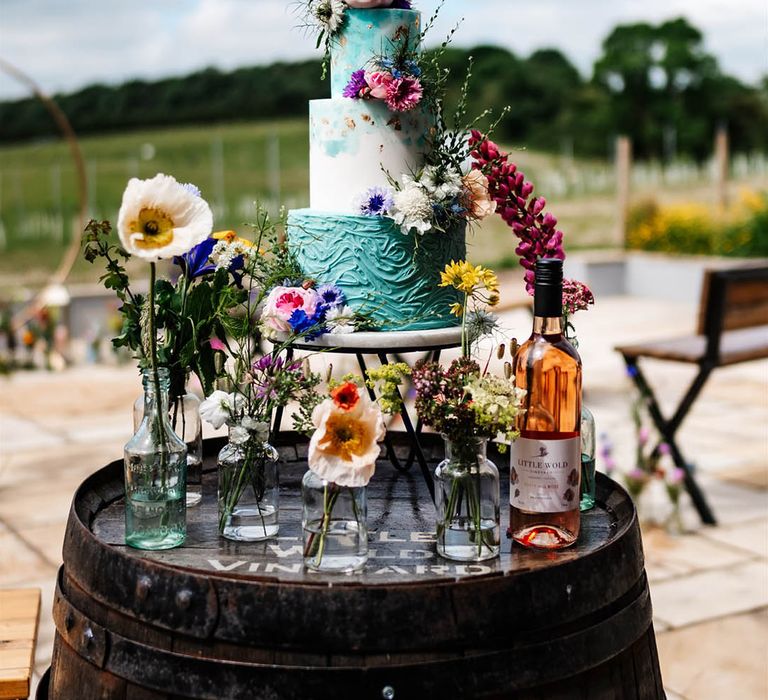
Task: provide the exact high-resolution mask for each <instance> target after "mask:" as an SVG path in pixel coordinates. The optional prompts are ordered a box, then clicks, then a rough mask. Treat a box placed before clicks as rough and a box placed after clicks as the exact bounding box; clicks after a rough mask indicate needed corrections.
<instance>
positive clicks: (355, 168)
mask: <svg viewBox="0 0 768 700" xmlns="http://www.w3.org/2000/svg"><path fill="white" fill-rule="evenodd" d="M427 128H428V122H427V119H426V117H425V116H424V113H423V112H422V111H420V110H418V109H417V110H413V111H411V112H402V113H397V114H396V113H393V112H390V110H389V109H388V108H387V106H386V104H385V103H384V102H382V101H380V100H353V99H349V98H346V97H342V98H336V99H328V100H311V101H310V103H309V200H310V207H311V208H312V209H320V210H322V211H333V212H338V213H341V214H354V213H357V208H356V207H355V202H356V200H357V198H358V197H359V196H360V195H361V194H362V193H363V192H365V191H366V190H367V189H368V188H369V187H373V186H382V187H384V186H388V185H389V181H388V179H387V173H389V174H390V175H391V176H392V177H393V178H394V179H396V180H399V179H401V177H402V175H403V174H404V173H408V172H412V171H414V170H416V169H418V168H419V167H420V166H421V164H422V163H423V153H424V151H425V147H426V133H427Z"/></svg>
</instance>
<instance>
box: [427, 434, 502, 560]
mask: <svg viewBox="0 0 768 700" xmlns="http://www.w3.org/2000/svg"><path fill="white" fill-rule="evenodd" d="M443 439H444V440H445V459H444V460H443V461H442V462H440V464H439V465H438V466H437V469H436V470H435V505H436V510H437V553H438V554H439V555H440V556H441V557H444V558H445V559H455V560H457V561H483V560H484V559H492V558H493V557H497V556H499V551H500V531H501V527H500V515H499V470H498V469H497V468H496V465H495V464H494V463H493V462H491V461H490V460H489V459H488V458H487V457H486V454H485V451H486V445H487V442H488V441H487V440H485V439H480V438H472V437H469V438H467V439H465V440H461V441H451V440H449V439H448V438H447V437H446V436H445V435H444V436H443Z"/></svg>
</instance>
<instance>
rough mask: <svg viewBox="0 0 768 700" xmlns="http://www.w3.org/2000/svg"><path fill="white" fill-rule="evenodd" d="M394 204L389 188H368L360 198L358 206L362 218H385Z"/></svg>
mask: <svg viewBox="0 0 768 700" xmlns="http://www.w3.org/2000/svg"><path fill="white" fill-rule="evenodd" d="M394 203H395V202H394V199H393V197H392V190H391V189H390V188H389V187H370V188H369V189H367V190H366V191H365V192H364V193H363V195H362V197H360V200H359V204H358V206H359V207H360V213H361V214H362V215H363V216H386V214H387V213H388V212H389V210H390V209H391V208H392V207H393V206H394Z"/></svg>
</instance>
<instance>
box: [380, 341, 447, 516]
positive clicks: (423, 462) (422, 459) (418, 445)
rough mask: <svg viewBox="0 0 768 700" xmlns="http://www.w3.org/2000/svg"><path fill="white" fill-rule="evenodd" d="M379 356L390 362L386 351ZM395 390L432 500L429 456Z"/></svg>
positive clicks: (401, 399)
mask: <svg viewBox="0 0 768 700" xmlns="http://www.w3.org/2000/svg"><path fill="white" fill-rule="evenodd" d="M378 356H379V362H381V364H382V365H386V364H388V362H389V361H388V360H387V354H386V353H384V352H380V353H378ZM395 391H396V393H397V396H398V397H399V399H400V402H401V403H402V406H403V408H402V410H401V411H400V417H401V418H402V419H403V426H404V427H405V432H406V433H408V437H410V438H411V447H412V449H413V450H414V451H415V452H416V461H417V462H418V463H419V468H420V469H421V475H422V476H423V477H424V483H425V484H426V485H427V489H428V490H429V495H430V496H431V497H432V500H433V501H434V500H435V483H434V482H433V481H432V473H431V472H430V470H429V465H428V464H427V458H426V457H425V456H424V452H423V450H422V449H421V443H420V442H419V436H418V434H417V433H416V431H415V430H414V429H413V423H411V417H410V415H408V407H407V406H406V405H405V401H403V397H402V395H401V394H400V391H399V390H398V389H396V390H395ZM411 464H412V462H411Z"/></svg>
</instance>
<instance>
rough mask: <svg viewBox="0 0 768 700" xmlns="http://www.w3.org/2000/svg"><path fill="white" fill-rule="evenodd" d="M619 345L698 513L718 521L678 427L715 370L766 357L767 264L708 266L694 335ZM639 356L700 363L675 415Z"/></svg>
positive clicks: (767, 334) (767, 345)
mask: <svg viewBox="0 0 768 700" xmlns="http://www.w3.org/2000/svg"><path fill="white" fill-rule="evenodd" d="M616 350H618V351H619V352H620V353H621V354H622V356H623V357H624V361H625V362H626V364H627V371H628V373H629V375H630V376H631V377H632V379H633V380H634V382H635V384H636V385H637V387H638V388H639V390H640V391H641V392H642V393H643V394H644V395H645V396H646V397H647V399H648V409H649V412H650V415H651V418H652V420H653V422H654V424H655V425H656V427H657V428H658V430H659V433H660V434H661V439H662V441H663V442H666V443H667V444H668V445H669V448H670V453H671V455H672V458H673V460H674V462H675V465H676V466H678V467H679V468H681V469H683V470H684V471H685V486H686V489H687V491H688V493H689V494H690V496H691V498H692V500H693V503H694V505H695V506H696V510H697V511H698V513H699V516H700V517H701V519H702V521H703V522H705V523H707V524H712V525H713V524H715V522H716V521H715V516H714V514H713V513H712V509H711V508H710V507H709V504H708V503H707V501H706V499H705V498H704V494H703V493H702V491H701V489H700V487H699V485H698V484H697V483H696V480H695V479H694V475H693V473H692V468H691V465H690V463H688V462H687V461H686V460H685V458H684V457H683V455H682V453H681V451H680V448H679V446H678V445H677V443H676V441H675V433H676V432H677V430H678V428H679V427H680V425H681V423H682V422H683V419H684V418H685V416H686V415H687V414H688V411H689V410H690V409H691V406H692V405H693V403H694V401H695V400H696V398H697V397H698V396H699V394H700V392H701V390H702V388H703V387H704V384H705V382H706V381H707V379H708V378H709V375H710V374H711V373H712V371H713V370H715V369H717V368H718V367H725V366H727V365H734V364H737V363H739V362H748V361H749V360H759V359H763V358H766V357H768V267H740V268H735V269H727V270H708V271H707V272H705V277H704V284H703V287H702V293H701V303H700V306H699V322H698V328H697V331H696V335H691V336H685V337H680V338H665V339H661V340H654V341H649V342H645V343H639V344H635V345H624V346H621V347H618V348H616ZM641 357H649V358H653V359H656V360H668V361H672V362H687V363H690V364H696V365H698V366H699V372H698V374H697V375H696V377H695V378H694V380H693V382H692V383H691V385H690V387H689V388H688V390H687V391H686V392H685V394H684V395H683V398H682V399H681V400H680V404H679V405H678V407H677V409H676V410H675V412H674V414H673V415H672V417H671V418H665V417H664V416H663V414H662V413H661V410H660V408H659V404H658V401H657V400H656V397H655V395H654V393H653V391H652V390H651V387H650V385H649V384H648V381H647V380H646V378H645V376H644V375H643V372H642V371H641V369H640V366H639V364H638V361H639V359H640V358H641ZM656 450H658V445H657V446H656Z"/></svg>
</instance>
